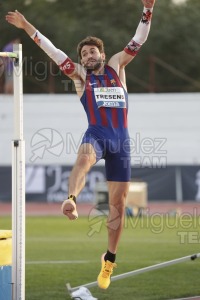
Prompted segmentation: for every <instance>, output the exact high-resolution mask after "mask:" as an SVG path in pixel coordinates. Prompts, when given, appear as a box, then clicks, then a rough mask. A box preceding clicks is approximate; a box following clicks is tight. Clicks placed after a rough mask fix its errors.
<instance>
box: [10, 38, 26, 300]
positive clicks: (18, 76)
mask: <svg viewBox="0 0 200 300" xmlns="http://www.w3.org/2000/svg"><path fill="white" fill-rule="evenodd" d="M13 52H14V54H16V58H15V59H14V60H13V64H14V69H13V72H14V74H13V76H14V138H13V141H12V240H13V246H12V300H24V299H25V142H24V137H23V74H22V73H23V72H22V71H23V69H22V45H21V44H15V45H14V46H13Z"/></svg>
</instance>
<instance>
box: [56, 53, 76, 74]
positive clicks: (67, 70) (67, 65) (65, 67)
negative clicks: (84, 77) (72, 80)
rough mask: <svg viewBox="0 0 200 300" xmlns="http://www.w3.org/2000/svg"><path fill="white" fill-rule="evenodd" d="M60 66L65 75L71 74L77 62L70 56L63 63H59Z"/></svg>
mask: <svg viewBox="0 0 200 300" xmlns="http://www.w3.org/2000/svg"><path fill="white" fill-rule="evenodd" d="M59 68H60V70H61V71H62V72H63V73H64V74H65V75H70V74H71V73H73V72H74V70H75V64H74V63H73V61H72V60H71V59H70V58H69V57H68V58H67V59H66V60H65V61H64V62H63V63H62V64H61V65H59Z"/></svg>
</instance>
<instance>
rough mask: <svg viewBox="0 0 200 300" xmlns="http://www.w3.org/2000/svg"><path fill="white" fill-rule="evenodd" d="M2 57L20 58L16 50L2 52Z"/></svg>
mask: <svg viewBox="0 0 200 300" xmlns="http://www.w3.org/2000/svg"><path fill="white" fill-rule="evenodd" d="M0 57H9V58H18V54H17V53H15V52H0Z"/></svg>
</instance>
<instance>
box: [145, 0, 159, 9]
mask: <svg viewBox="0 0 200 300" xmlns="http://www.w3.org/2000/svg"><path fill="white" fill-rule="evenodd" d="M155 1H156V0H142V3H143V5H144V7H146V8H152V7H153V6H154V4H155Z"/></svg>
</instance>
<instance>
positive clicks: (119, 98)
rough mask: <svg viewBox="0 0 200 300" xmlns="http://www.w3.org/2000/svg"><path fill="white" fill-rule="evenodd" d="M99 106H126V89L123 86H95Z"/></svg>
mask: <svg viewBox="0 0 200 300" xmlns="http://www.w3.org/2000/svg"><path fill="white" fill-rule="evenodd" d="M94 95H95V99H96V103H97V106H98V107H115V108H126V100H125V95H124V90H123V88H121V87H99V88H94Z"/></svg>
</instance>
